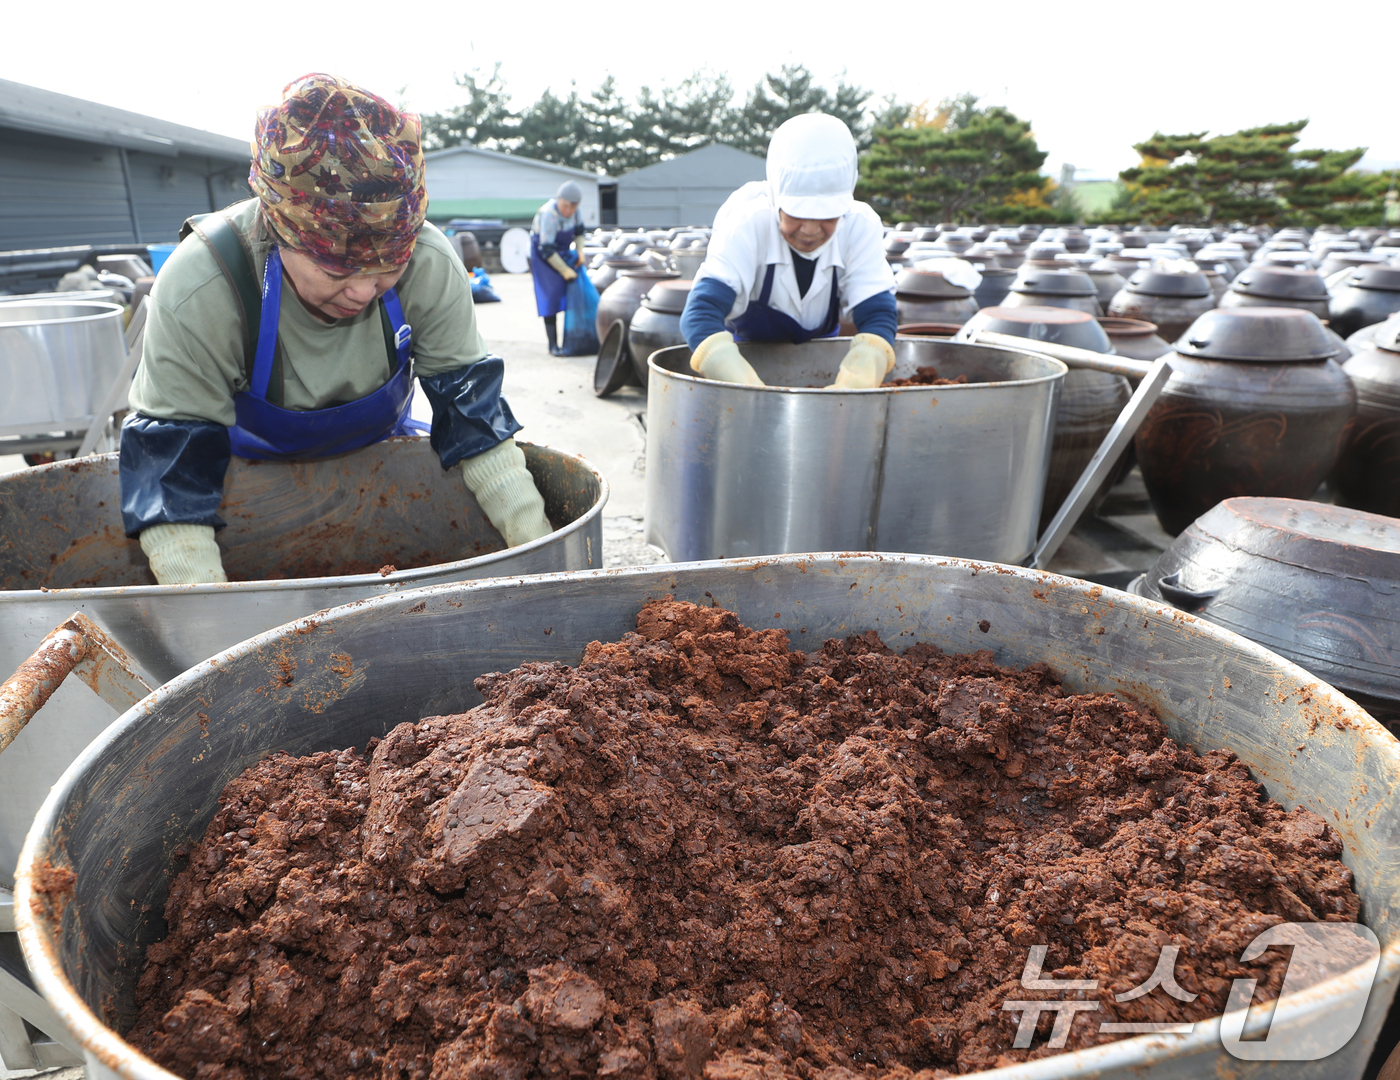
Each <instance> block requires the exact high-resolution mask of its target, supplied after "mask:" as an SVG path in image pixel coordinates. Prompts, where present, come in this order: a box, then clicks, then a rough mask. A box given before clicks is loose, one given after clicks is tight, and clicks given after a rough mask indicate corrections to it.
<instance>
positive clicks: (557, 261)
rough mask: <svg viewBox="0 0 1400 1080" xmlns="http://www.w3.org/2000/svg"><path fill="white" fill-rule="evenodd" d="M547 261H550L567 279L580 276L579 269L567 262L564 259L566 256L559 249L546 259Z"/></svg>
mask: <svg viewBox="0 0 1400 1080" xmlns="http://www.w3.org/2000/svg"><path fill="white" fill-rule="evenodd" d="M545 262H547V263H549V265H550V266H552V267H554V269H556V270H558V271H559V276H560V277H562V278H563V279H564V280H565V281H573V280H574V278H576V277H578V271H577V270H575V269H574V268H573V267H572V266H570V265H569V264H568V263H566V262H565V261H564V256H562V255H560V254H559V252H557V251H556V252H555V253H554V254H553V255H551V256H550V257H549V258H547V259H545Z"/></svg>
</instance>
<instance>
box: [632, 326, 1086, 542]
mask: <svg viewBox="0 0 1400 1080" xmlns="http://www.w3.org/2000/svg"><path fill="white" fill-rule="evenodd" d="M849 347H850V339H849V338H830V339H827V340H823V341H813V342H809V343H807V344H806V345H786V344H783V345H773V344H759V343H750V344H746V345H744V347H743V349H744V355H745V357H746V358H747V359H748V360H749V361H750V363H752V364H753V366H754V368H755V370H757V372H758V374H759V376H760V377H761V378H762V379H763V380H764V382H766V383H769V384H770V385H768V386H764V387H752V386H738V385H735V384H733V383H717V382H710V381H709V380H706V379H701V378H697V377H695V375H694V374H693V373H692V372H691V370H690V350H689V349H688V348H686V347H685V346H683V345H681V346H677V347H675V348H671V349H662V350H660V351H659V352H657V353H655V354H653V355H652V357H651V360H650V365H649V369H650V375H651V378H650V387H649V390H648V396H647V489H646V538H647V542H648V543H650V544H654V545H656V546H657V547H659V548H661V549H662V550H663V551H665V552H666V553H667V554H668V555H669V556H670V557H671V558H672V559H675V560H677V561H681V560H688V559H718V558H726V557H734V556H748V555H771V554H778V553H781V552H798V551H829V550H843V549H852V550H864V551H909V552H921V553H927V554H937V555H956V556H965V557H968V558H978V559H992V560H996V561H999V562H1013V563H1018V562H1021V561H1022V560H1023V559H1024V558H1025V557H1026V556H1027V555H1028V554H1029V553H1030V551H1031V549H1032V548H1033V547H1034V546H1035V539H1036V525H1037V523H1038V522H1039V520H1040V507H1041V500H1042V496H1043V495H1044V491H1045V477H1046V471H1047V469H1048V468H1049V462H1050V443H1051V440H1052V438H1053V436H1054V427H1055V411H1056V408H1057V407H1058V403H1059V394H1060V384H1061V382H1062V381H1063V380H1064V376H1065V372H1066V371H1067V368H1066V367H1065V365H1064V364H1063V363H1061V362H1060V361H1059V360H1053V359H1051V358H1049V357H1046V356H1042V355H1038V354H1033V353H1029V352H1019V351H1016V350H1014V349H1005V348H993V347H988V346H983V345H967V344H962V343H954V342H950V341H941V340H935V339H929V338H924V339H909V338H899V339H896V341H895V356H896V364H895V369H894V371H893V372H892V374H891V377H892V378H905V377H908V376H911V375H913V374H914V369H915V368H917V367H922V366H927V365H932V366H934V367H936V368H937V369H938V373H939V374H940V375H941V376H943V377H944V378H956V377H957V376H958V375H962V374H966V375H967V376H968V377H969V379H971V380H976V381H973V382H969V383H968V384H967V385H962V386H913V387H904V388H893V387H880V388H876V389H873V390H825V389H816V388H818V387H825V386H827V385H829V384H830V383H831V382H832V380H833V379H835V377H836V372H837V370H838V369H839V367H840V365H841V359H842V357H844V356H845V354H846V350H847V349H848V348H849Z"/></svg>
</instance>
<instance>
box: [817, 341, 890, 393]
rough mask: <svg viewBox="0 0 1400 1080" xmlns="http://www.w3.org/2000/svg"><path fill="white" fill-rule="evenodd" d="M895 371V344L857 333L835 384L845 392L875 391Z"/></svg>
mask: <svg viewBox="0 0 1400 1080" xmlns="http://www.w3.org/2000/svg"><path fill="white" fill-rule="evenodd" d="M893 369H894V346H893V345H891V344H890V343H889V342H888V341H886V340H885V339H884V338H882V337H880V335H878V334H857V335H856V336H855V337H853V338H851V348H850V350H849V351H848V352H847V353H846V356H845V358H844V359H843V360H842V361H841V370H840V371H838V372H837V373H836V381H835V382H834V383H832V384H831V385H832V387H833V388H834V387H839V388H841V389H842V390H871V389H873V388H875V387H877V386H879V385H880V384H881V383H882V382H884V381H885V376H886V375H888V374H889V373H890V372H891V371H892V370H893Z"/></svg>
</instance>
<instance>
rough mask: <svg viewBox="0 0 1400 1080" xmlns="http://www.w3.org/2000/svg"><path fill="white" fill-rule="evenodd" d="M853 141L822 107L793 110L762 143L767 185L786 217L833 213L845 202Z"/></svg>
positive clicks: (851, 182)
mask: <svg viewBox="0 0 1400 1080" xmlns="http://www.w3.org/2000/svg"><path fill="white" fill-rule="evenodd" d="M856 175H857V170H856V141H855V139H853V138H852V137H851V130H850V128H848V127H846V125H845V124H843V123H842V122H841V121H840V120H838V119H836V117H834V116H828V115H826V113H804V114H803V115H801V116H794V117H793V118H792V119H791V120H788V121H786V122H785V123H783V124H782V125H781V126H780V127H779V128H778V130H777V131H775V132H773V139H772V141H771V142H769V144H768V188H769V191H770V193H771V197H772V199H773V203H774V205H775V206H777V208H778V209H779V210H781V211H783V212H784V213H786V214H790V215H791V216H792V217H799V218H835V217H840V216H841V215H842V214H844V213H845V212H846V211H847V210H849V209H850V208H851V204H852V203H853V202H854V201H855V198H854V192H855V188H856Z"/></svg>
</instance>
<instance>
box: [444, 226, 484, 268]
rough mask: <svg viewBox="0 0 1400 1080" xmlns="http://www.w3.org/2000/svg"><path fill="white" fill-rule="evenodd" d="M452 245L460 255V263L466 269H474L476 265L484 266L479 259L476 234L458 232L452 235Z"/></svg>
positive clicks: (479, 251)
mask: <svg viewBox="0 0 1400 1080" xmlns="http://www.w3.org/2000/svg"><path fill="white" fill-rule="evenodd" d="M452 246H453V247H455V248H456V249H457V254H458V255H460V256H462V265H463V266H465V267H466V268H467V269H468V270H475V269H476V268H477V267H478V266H485V265H486V264H485V263H484V262H482V259H481V245H480V244H478V243H477V242H476V234H475V233H469V232H459V233H455V234H454V235H453V236H452Z"/></svg>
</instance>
